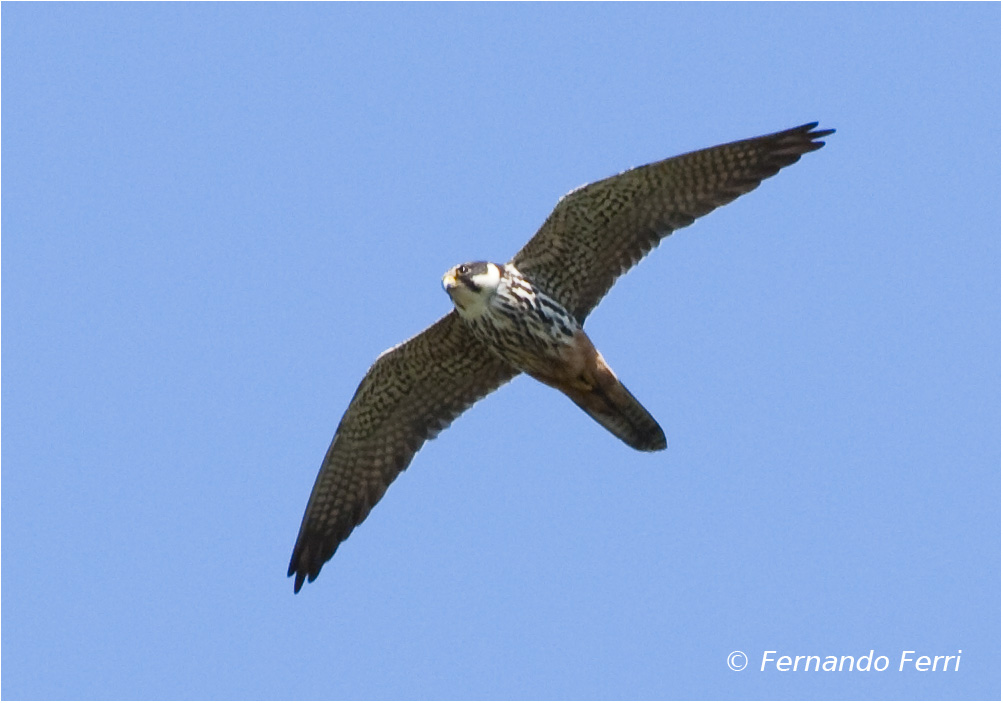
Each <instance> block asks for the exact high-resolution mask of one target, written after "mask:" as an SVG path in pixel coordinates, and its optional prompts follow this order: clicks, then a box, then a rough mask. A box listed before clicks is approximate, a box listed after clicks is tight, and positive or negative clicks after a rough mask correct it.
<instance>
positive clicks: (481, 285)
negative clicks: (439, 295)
mask: <svg viewBox="0 0 1003 703" xmlns="http://www.w3.org/2000/svg"><path fill="white" fill-rule="evenodd" d="M501 278H502V267H501V266H499V265H498V264H492V263H490V262H488V261H474V262H472V263H469V264H460V265H459V266H454V267H453V268H451V269H449V271H447V272H446V275H445V276H443V277H442V287H443V289H445V291H446V292H447V293H449V297H450V298H452V299H453V304H454V305H456V308H457V309H458V310H459V311H460V312H461V313H467V314H478V312H479V308H480V307H481V306H483V305H486V304H487V302H488V301H489V300H490V299H491V296H493V295H494V294H495V291H496V290H497V289H498V284H499V283H501Z"/></svg>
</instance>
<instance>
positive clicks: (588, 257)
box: [512, 122, 834, 323]
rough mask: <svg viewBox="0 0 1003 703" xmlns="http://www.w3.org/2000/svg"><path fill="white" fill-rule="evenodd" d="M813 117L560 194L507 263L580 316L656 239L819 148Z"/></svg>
mask: <svg viewBox="0 0 1003 703" xmlns="http://www.w3.org/2000/svg"><path fill="white" fill-rule="evenodd" d="M817 126H818V123H817V122H812V123H810V124H805V125H801V126H800V127H795V128H794V129H789V130H787V131H784V132H777V133H776V134H769V135H766V136H763V137H755V138H753V139H744V140H742V141H738V142H732V143H730V144H722V145H720V146H715V147H711V148H709V149H701V150H700V151H694V152H690V153H688V154H683V155H682V156H676V157H673V158H671V159H666V160H664V161H658V162H655V163H652V164H648V165H646V166H640V167H638V168H634V169H631V170H629V171H624V172H623V173H621V174H619V175H617V176H613V177H611V178H607V179H605V180H602V181H596V182H595V183H591V184H589V185H587V186H584V187H582V188H579V189H578V190H574V191H572V192H571V193H568V194H567V195H566V196H564V197H563V198H562V199H561V200H560V201H559V202H558V203H557V207H555V208H554V211H553V212H552V213H551V214H550V217H548V218H547V220H546V222H544V223H543V226H542V227H541V228H540V230H539V231H538V232H537V233H536V235H535V236H534V237H533V238H532V239H531V240H530V241H529V242H528V243H527V244H526V246H524V247H523V248H522V250H520V251H519V253H518V254H516V255H515V258H513V259H512V263H513V264H514V265H515V267H516V268H518V269H519V271H520V272H522V273H523V275H525V276H527V277H528V278H530V279H531V280H533V281H534V282H535V283H536V284H537V285H538V286H540V287H541V288H542V289H543V290H545V291H546V292H547V293H549V294H550V295H551V296H553V297H554V298H556V299H557V300H559V301H560V302H561V303H563V304H564V306H565V307H566V308H567V309H568V311H569V312H570V313H571V314H573V315H574V316H575V317H576V318H577V319H578V321H579V323H581V322H584V321H585V318H586V316H587V315H588V314H589V313H590V312H591V311H592V309H593V308H594V307H595V306H596V305H597V304H598V303H599V301H600V300H601V299H602V297H603V296H604V295H606V293H607V291H609V289H610V287H611V286H612V285H613V283H614V282H615V281H616V279H617V277H619V276H620V275H621V274H622V273H624V272H626V271H627V270H628V269H629V268H631V267H632V266H633V265H634V264H636V263H637V262H638V261H640V260H641V258H642V257H643V256H644V255H645V254H647V253H648V252H649V251H650V250H651V249H652V248H653V247H655V246H656V245H657V244H658V243H659V241H661V239H662V238H664V237H666V236H667V235H669V234H670V233H672V232H673V231H674V230H677V229H679V228H680V227H685V226H687V225H689V224H692V223H693V221H694V220H695V219H696V218H698V217H700V216H702V215H706V214H707V213H708V212H710V211H711V210H713V209H715V208H717V207H720V206H721V205H725V204H727V203H730V202H731V201H732V200H734V199H735V198H737V197H738V196H740V195H742V194H743V193H748V192H749V191H750V190H752V189H754V188H755V187H756V186H758V185H759V184H760V182H761V181H763V179H765V178H769V177H770V176H772V175H774V174H775V173H777V172H778V171H779V170H780V169H781V168H783V167H784V166H789V165H790V164H793V163H794V162H795V161H797V160H798V159H800V158H801V155H802V154H805V153H807V152H809V151H815V150H816V149H820V148H821V147H822V146H823V145H824V144H825V143H824V142H821V141H817V140H819V139H821V138H822V137H825V136H827V135H829V134H832V133H833V131H834V130H831V129H826V130H815V127H817Z"/></svg>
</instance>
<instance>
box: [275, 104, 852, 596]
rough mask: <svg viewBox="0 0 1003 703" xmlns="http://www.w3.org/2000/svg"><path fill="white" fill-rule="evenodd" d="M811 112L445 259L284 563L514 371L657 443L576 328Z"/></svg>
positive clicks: (298, 562)
mask: <svg viewBox="0 0 1003 703" xmlns="http://www.w3.org/2000/svg"><path fill="white" fill-rule="evenodd" d="M817 127H818V123H817V122H812V123H809V124H805V125H801V126H800V127H795V128H793V129H789V130H786V131H783V132H777V133H775V134H768V135H765V136H762V137H755V138H753V139H745V140H742V141H737V142H731V143H729V144H722V145H720V146H715V147H711V148H709V149H702V150H700V151H694V152H690V153H688V154H683V155H681V156H676V157H673V158H670V159H666V160H664V161H657V162H655V163H651V164H647V165H646V166H639V167H637V168H633V169H630V170H628V171H624V172H623V173H621V174H619V175H616V176H612V177H610V178H606V179H604V180H601V181H596V182H595V183H591V184H588V185H585V186H582V187H580V188H577V189H575V190H573V191H571V192H570V193H568V194H567V195H565V196H564V197H562V198H561V199H560V200H559V201H558V203H557V206H556V207H555V208H554V211H553V212H552V213H551V214H550V216H549V217H548V218H547V219H546V221H545V222H544V223H543V225H542V226H541V227H540V229H539V231H538V232H537V233H536V234H535V235H534V236H533V238H532V239H530V240H529V242H528V243H527V244H526V245H525V246H524V247H523V248H522V250H520V251H519V253H517V254H516V255H515V257H514V258H513V259H512V260H511V261H509V262H507V263H504V264H500V263H492V262H487V261H476V262H472V263H466V264H461V265H459V266H455V267H453V268H452V269H450V270H449V271H448V272H447V273H446V274H445V275H444V276H443V278H442V285H443V288H445V290H446V293H448V294H449V297H450V298H451V299H452V303H453V306H454V309H453V310H452V311H450V312H449V313H448V314H447V315H446V316H445V317H442V318H441V319H440V320H439V321H438V322H436V323H435V324H433V325H432V326H431V327H429V328H427V329H426V330H425V331H423V332H421V333H420V334H418V335H416V336H414V337H412V338H411V339H409V340H407V341H406V342H403V343H402V344H398V345H397V346H395V347H392V348H390V349H388V350H387V351H385V352H383V353H382V354H380V356H379V357H378V358H377V359H376V361H375V363H374V364H373V365H372V367H371V368H370V369H369V372H368V373H367V374H366V376H365V378H363V379H362V383H361V384H359V388H358V390H356V392H355V395H354V396H353V398H352V400H351V402H350V403H349V404H348V409H347V410H346V411H345V415H344V416H343V417H342V419H341V422H340V424H339V425H338V429H337V430H336V431H335V433H334V439H333V440H332V441H331V445H330V447H329V448H328V450H327V454H326V455H325V457H324V461H323V463H322V464H321V467H320V473H319V474H318V475H317V480H316V482H315V483H314V486H313V491H312V492H311V494H310V500H309V502H308V503H307V506H306V513H305V514H304V516H303V522H302V523H301V525H300V531H299V535H298V536H297V538H296V545H295V546H294V547H293V554H292V559H291V560H290V562H289V572H288V575H289V576H293V575H295V576H296V580H295V585H294V587H293V589H294V592H296V593H298V592H299V590H300V588H302V586H303V582H304V580H308V581H313V580H314V579H315V578H317V575H318V574H319V573H320V570H321V568H322V567H323V566H324V564H325V563H326V562H327V561H328V560H329V559H330V558H331V557H332V556H333V555H334V552H335V550H336V549H337V548H338V545H339V544H340V543H341V542H343V541H344V540H345V539H346V538H347V537H348V536H349V534H351V532H352V530H353V529H355V527H356V526H357V525H358V524H359V523H361V522H362V521H363V520H365V519H366V516H367V515H369V511H370V510H371V509H372V507H373V506H374V505H376V503H377V502H378V501H379V499H380V498H382V497H383V494H384V493H385V492H386V490H387V488H388V487H389V486H390V484H391V482H392V481H393V480H394V479H395V478H396V477H397V475H398V474H399V473H400V472H401V471H403V470H404V469H405V468H407V466H408V464H410V463H411V460H412V458H414V455H415V453H416V452H417V451H418V449H419V448H421V445H422V444H424V442H425V441H426V440H429V439H432V438H433V437H435V436H436V435H437V434H438V433H439V432H440V431H441V430H443V429H445V428H446V427H447V426H448V425H449V424H450V423H451V422H452V421H453V420H454V419H456V417H457V416H458V415H459V414H460V413H462V412H463V411H464V410H466V409H467V408H469V407H470V406H471V405H473V404H474V403H475V402H477V401H478V400H479V399H481V398H483V397H484V396H486V395H487V394H488V393H490V392H492V391H493V390H495V389H497V388H499V387H500V386H502V385H503V384H505V383H507V382H508V381H510V380H511V379H512V378H514V377H515V376H517V375H519V374H520V373H526V374H528V375H529V376H531V377H533V378H535V379H536V380H538V381H540V382H542V383H545V384H547V385H548V386H551V387H553V388H556V389H557V390H559V391H561V392H562V393H564V394H565V395H566V396H568V397H569V398H570V399H571V400H572V401H573V402H574V403H575V404H576V405H577V406H578V407H580V408H581V409H582V410H584V411H585V412H586V413H588V414H589V416H591V417H592V418H593V419H594V420H596V421H597V422H598V423H599V424H600V425H602V426H603V427H605V428H606V429H607V430H609V431H610V432H611V433H612V434H613V435H615V436H616V437H617V438H619V439H620V440H622V441H623V442H624V443H626V444H627V445H628V446H630V447H632V448H634V449H637V450H641V451H657V450H660V449H665V446H666V442H665V434H664V433H663V432H662V429H661V428H660V427H659V426H658V423H657V422H656V421H655V419H654V418H653V417H652V416H651V413H649V412H648V411H647V410H645V408H644V407H643V406H642V405H641V404H640V403H639V402H638V401H637V399H636V398H634V396H633V395H632V394H631V393H630V391H628V390H627V389H626V388H625V387H624V385H623V384H622V383H621V382H620V381H619V379H618V378H617V376H616V374H615V373H613V370H612V369H611V368H610V367H609V364H607V363H606V361H605V359H603V357H602V355H601V354H600V353H599V351H598V350H597V349H596V348H595V345H593V343H592V341H591V340H590V339H589V337H588V335H586V334H585V331H584V330H583V329H582V325H583V324H584V323H585V319H586V318H587V317H588V315H589V313H590V312H592V310H593V308H595V306H596V305H597V304H598V303H599V301H600V300H602V298H603V296H604V295H606V293H607V291H609V289H610V287H611V286H612V285H613V283H614V282H615V281H616V279H617V277H619V276H620V275H621V274H623V273H624V272H626V271H627V270H628V269H630V268H631V267H632V266H634V264H636V263H637V262H638V261H639V260H640V259H641V258H642V257H643V256H644V255H645V254H647V253H648V252H649V251H650V250H651V249H652V248H654V247H655V246H657V245H658V243H659V242H660V241H661V240H662V239H663V238H664V237H666V236H668V235H669V234H671V233H672V232H673V231H675V230H677V229H679V228H681V227H686V226H687V225H690V224H692V223H693V221H694V220H696V219H697V218H698V217H701V216H702V215H706V214H707V213H709V212H710V211H711V210H714V209H715V208H717V207H720V206H721V205H725V204H727V203H730V202H731V201H732V200H734V199H735V198H737V197H738V196H740V195H742V194H743V193H748V192H749V191H751V190H753V189H754V188H756V187H757V186H758V185H759V184H760V182H761V181H763V179H765V178H769V177H770V176H772V175H774V174H775V173H777V172H778V171H779V170H780V169H781V168H783V167H785V166H790V165H791V164H793V163H795V162H796V161H797V160H798V159H800V158H801V155H802V154H806V153H808V152H810V151H815V150H816V149H820V148H821V147H822V146H824V144H825V142H823V141H820V140H821V139H822V138H823V137H825V136H827V135H829V134H832V133H833V132H834V130H831V129H825V130H820V129H816V128H817Z"/></svg>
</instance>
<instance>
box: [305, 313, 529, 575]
mask: <svg viewBox="0 0 1003 703" xmlns="http://www.w3.org/2000/svg"><path fill="white" fill-rule="evenodd" d="M518 373H519V372H518V371H517V370H516V369H515V368H513V367H511V366H509V365H508V364H507V363H505V362H504V361H502V360H501V359H499V358H498V357H496V356H495V355H494V354H492V353H491V352H490V351H489V350H488V349H487V347H485V346H483V345H482V344H481V343H480V342H479V341H477V340H476V339H475V338H474V337H473V335H471V334H470V333H469V332H467V331H466V329H465V327H464V325H463V321H462V320H461V319H460V318H459V316H458V315H457V313H456V311H455V310H454V311H453V312H450V313H449V314H448V315H446V316H445V317H443V318H442V319H440V320H439V321H438V322H436V323H435V324H434V325H432V326H431V327H429V328H428V329H426V330H425V331H424V332H422V333H421V334H419V335H417V336H415V337H412V338H411V339H410V340H408V341H407V342H404V343H403V344H400V345H398V346H396V347H394V348H393V349H390V350H389V351H387V352H384V353H383V354H382V355H381V356H380V357H379V358H378V359H377V360H376V363H374V364H373V366H372V368H371V369H369V373H367V374H366V377H365V378H364V379H363V380H362V383H361V384H360V385H359V388H358V390H357V391H356V392H355V396H354V397H353V398H352V402H351V403H350V404H349V406H348V410H346V411H345V415H344V417H343V418H342V419H341V423H340V424H339V425H338V430H337V431H336V432H335V434H334V439H333V440H332V442H331V447H330V448H329V449H328V450H327V455H326V456H325V457H324V463H323V464H322V465H321V468H320V473H319V474H318V475H317V481H316V483H315V484H314V487H313V492H312V493H311V494H310V501H309V503H307V506H306V514H305V515H304V516H303V523H302V524H301V525H300V532H299V536H298V537H297V538H296V546H295V547H294V548H293V556H292V559H291V560H290V562H289V575H290V576H292V575H293V574H296V584H295V590H296V591H297V592H299V590H300V587H301V586H302V585H303V580H304V579H309V580H310V581H313V580H314V579H315V578H317V574H319V573H320V569H321V567H322V566H323V565H324V563H325V562H326V561H327V560H328V559H330V558H331V557H332V556H333V555H334V551H335V549H337V547H338V544H340V543H341V542H342V541H343V540H344V539H345V538H346V537H348V535H349V534H350V533H351V532H352V530H353V529H354V528H355V526H356V525H358V524H359V523H360V522H362V521H363V520H365V519H366V516H367V515H368V514H369V511H370V509H371V508H372V507H373V506H374V505H375V504H376V502H377V501H378V500H379V499H380V498H382V497H383V494H384V493H385V492H386V490H387V487H388V486H389V485H390V483H391V481H393V480H394V479H395V478H396V477H397V475H398V474H399V473H400V472H401V471H403V470H404V469H405V468H407V465H408V464H410V463H411V459H412V458H413V457H414V455H415V453H416V452H417V451H418V449H419V448H420V447H421V445H422V444H424V442H425V440H426V439H431V438H432V437H434V436H435V435H436V434H438V433H439V431H440V430H443V429H445V428H446V427H447V426H448V425H449V424H450V423H451V422H452V421H453V420H454V419H455V418H456V417H457V416H458V415H459V414H460V413H462V412H463V411H464V410H466V409H467V408H469V407H470V406H471V405H473V404H474V403H475V402H476V401H477V400H479V399H480V398H483V397H484V396H485V395H487V394H488V393H490V392H491V391H493V390H495V389H496V388H498V387H499V386H501V385H502V384H504V383H505V382H507V381H509V380H510V379H511V378H512V377H514V376H515V375H517V374H518Z"/></svg>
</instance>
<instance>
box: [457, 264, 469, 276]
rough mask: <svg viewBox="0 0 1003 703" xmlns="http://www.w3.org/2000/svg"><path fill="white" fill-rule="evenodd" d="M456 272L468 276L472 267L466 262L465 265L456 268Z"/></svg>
mask: <svg viewBox="0 0 1003 703" xmlns="http://www.w3.org/2000/svg"><path fill="white" fill-rule="evenodd" d="M456 273H458V274H460V275H461V276H466V275H467V274H468V273H470V267H469V266H467V265H466V264H463V266H461V267H460V268H458V269H456Z"/></svg>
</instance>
